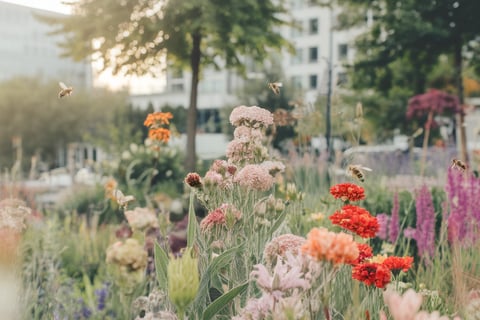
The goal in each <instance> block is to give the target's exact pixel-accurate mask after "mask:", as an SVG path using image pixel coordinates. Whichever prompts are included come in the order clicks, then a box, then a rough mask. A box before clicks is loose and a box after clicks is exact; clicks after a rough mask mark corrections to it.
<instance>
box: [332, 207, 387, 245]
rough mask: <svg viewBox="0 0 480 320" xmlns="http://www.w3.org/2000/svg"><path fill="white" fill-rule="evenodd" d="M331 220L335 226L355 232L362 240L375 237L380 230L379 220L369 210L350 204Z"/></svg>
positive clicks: (337, 212)
mask: <svg viewBox="0 0 480 320" xmlns="http://www.w3.org/2000/svg"><path fill="white" fill-rule="evenodd" d="M329 219H330V220H331V221H332V223H333V224H336V225H339V226H340V227H342V228H344V229H347V230H349V231H352V232H355V233H356V234H358V235H359V236H361V237H362V238H373V237H375V235H376V234H377V232H378V229H379V225H378V221H377V218H375V217H374V216H372V215H371V214H370V213H369V212H368V211H367V210H365V209H363V208H361V207H357V206H353V205H349V204H347V205H344V206H343V207H342V209H341V210H340V211H336V212H335V213H334V214H332V215H331V216H330V217H329Z"/></svg>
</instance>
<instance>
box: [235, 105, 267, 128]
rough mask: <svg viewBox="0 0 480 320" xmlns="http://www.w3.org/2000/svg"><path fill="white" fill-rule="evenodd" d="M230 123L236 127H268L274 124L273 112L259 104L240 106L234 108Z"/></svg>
mask: <svg viewBox="0 0 480 320" xmlns="http://www.w3.org/2000/svg"><path fill="white" fill-rule="evenodd" d="M230 123H231V124H232V125H234V126H235V127H238V126H242V125H243V126H247V127H252V128H261V127H268V126H270V125H272V124H273V114H272V113H271V112H270V111H268V110H267V109H263V108H260V107H257V106H252V107H247V106H239V107H236V108H235V109H233V110H232V113H231V114H230Z"/></svg>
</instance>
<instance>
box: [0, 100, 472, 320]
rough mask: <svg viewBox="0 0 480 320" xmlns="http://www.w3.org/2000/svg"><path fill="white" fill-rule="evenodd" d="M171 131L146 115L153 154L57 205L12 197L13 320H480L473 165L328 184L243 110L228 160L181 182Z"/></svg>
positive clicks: (134, 157)
mask: <svg viewBox="0 0 480 320" xmlns="http://www.w3.org/2000/svg"><path fill="white" fill-rule="evenodd" d="M170 121H175V119H172V115H171V114H168V113H162V112H157V113H153V114H150V115H149V116H148V117H147V119H146V120H145V125H146V126H147V127H148V128H149V139H147V141H146V142H145V145H143V146H136V147H135V148H133V147H132V148H130V150H129V151H128V152H126V155H125V156H124V157H122V159H120V160H119V161H118V163H117V164H116V167H115V168H114V169H112V170H111V173H112V174H111V175H109V176H105V178H104V181H103V183H102V184H101V185H100V186H97V187H95V188H90V189H89V190H85V189H78V190H75V192H74V194H73V195H72V197H71V198H69V199H67V200H66V201H65V203H64V205H63V206H61V207H59V208H55V209H51V210H39V209H38V208H36V207H35V202H34V201H33V200H32V197H30V196H29V195H28V193H26V192H24V191H23V190H22V189H21V187H18V186H13V185H12V186H6V187H4V190H2V193H1V196H2V200H1V202H0V232H1V234H2V244H1V246H2V250H1V251H0V266H1V269H2V272H1V273H2V278H3V279H2V282H1V283H2V285H1V288H0V289H1V291H2V292H1V297H0V303H1V308H2V310H3V311H4V313H3V314H5V315H6V316H7V318H5V319H62V320H63V319H237V320H239V319H245V320H250V319H251V320H253V319H272V320H273V319H275V320H277V319H280V320H283V319H284V320H294V319H298V320H300V319H302V320H309V319H328V320H330V319H366V320H369V319H394V320H410V319H480V276H479V275H480V258H479V253H478V252H479V249H480V242H479V241H478V240H479V238H478V226H479V222H480V205H479V203H478V202H479V201H480V180H479V179H478V178H477V177H476V176H475V175H474V174H473V173H471V172H470V171H469V170H466V171H462V170H458V168H455V167H449V166H448V164H446V165H445V168H444V171H443V172H444V176H443V177H439V178H441V179H442V184H441V185H440V186H430V185H428V184H427V183H424V182H423V180H422V179H421V178H420V180H419V181H420V182H419V183H418V182H417V183H413V182H412V183H410V184H409V185H407V186H406V187H397V186H395V185H390V187H389V184H388V178H387V182H386V183H381V177H380V174H377V173H376V172H375V168H372V169H373V171H372V172H371V173H370V172H369V173H367V174H366V177H365V181H364V182H361V181H359V180H358V179H355V177H354V176H352V177H350V176H348V175H343V176H342V177H341V178H339V177H335V176H332V175H330V177H329V178H328V179H327V178H326V175H328V174H329V172H328V169H323V168H325V165H324V164H323V162H324V160H322V159H321V157H320V158H319V159H315V161H312V160H311V156H310V158H309V155H308V154H307V155H304V157H303V158H302V156H298V155H294V154H293V153H292V154H291V155H289V156H285V155H280V154H279V153H278V152H276V151H275V150H274V149H273V148H272V147H271V146H270V144H269V140H268V136H267V135H266V133H267V130H268V129H269V127H271V126H273V125H275V124H274V118H273V115H272V114H271V113H270V112H269V111H267V110H266V109H263V108H260V107H255V106H253V107H246V106H239V107H237V108H235V109H233V111H232V113H231V114H230V123H231V124H232V125H233V126H234V127H235V129H234V133H233V139H232V140H231V142H230V143H229V144H228V147H227V150H226V152H225V158H223V159H217V160H214V161H213V162H211V163H208V164H207V165H206V166H205V167H204V168H202V169H201V170H199V172H190V173H188V172H187V173H185V172H182V170H181V169H180V168H181V164H180V162H181V161H180V160H179V159H180V152H179V151H178V150H176V149H175V148H173V147H171V146H169V145H168V141H169V139H170V136H171V132H170V129H169V125H170ZM292 152H293V151H292ZM309 159H310V160H309ZM294 160H295V161H294ZM152 186H155V188H153V187H152ZM91 189H93V191H92V190H91ZM2 317H3V316H2Z"/></svg>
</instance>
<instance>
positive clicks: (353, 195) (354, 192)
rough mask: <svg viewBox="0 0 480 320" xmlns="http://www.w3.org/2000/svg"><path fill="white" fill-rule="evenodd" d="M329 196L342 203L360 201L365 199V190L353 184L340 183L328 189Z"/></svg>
mask: <svg viewBox="0 0 480 320" xmlns="http://www.w3.org/2000/svg"><path fill="white" fill-rule="evenodd" d="M330 194H331V195H332V196H333V197H334V198H335V199H341V200H342V201H344V202H345V201H360V200H363V199H365V190H364V189H363V188H362V187H360V186H357V185H356V184H353V183H348V182H347V183H340V184H336V185H334V186H333V187H331V188H330Z"/></svg>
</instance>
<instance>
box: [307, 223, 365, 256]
mask: <svg viewBox="0 0 480 320" xmlns="http://www.w3.org/2000/svg"><path fill="white" fill-rule="evenodd" d="M302 251H303V253H305V254H307V255H309V256H311V257H313V258H314V259H316V260H327V261H330V262H332V263H333V264H342V263H351V262H352V261H354V260H355V259H357V258H358V255H359V250H358V247H357V245H356V243H355V241H353V237H352V236H351V235H349V234H346V233H343V232H341V233H335V232H331V231H328V230H327V229H326V228H313V229H312V230H310V232H309V233H308V235H307V240H306V241H305V243H304V244H303V245H302Z"/></svg>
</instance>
